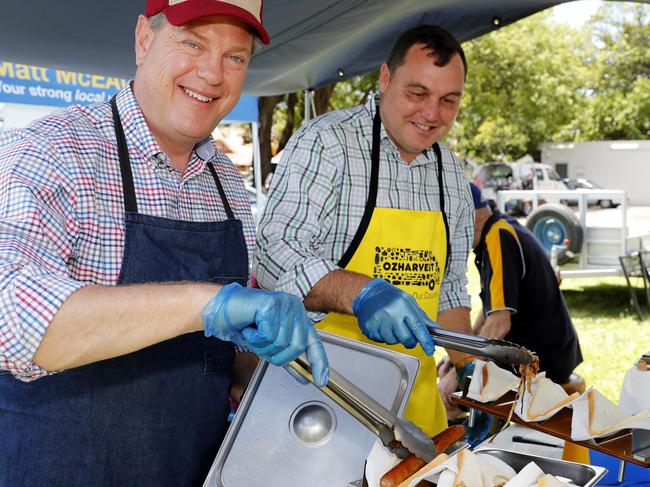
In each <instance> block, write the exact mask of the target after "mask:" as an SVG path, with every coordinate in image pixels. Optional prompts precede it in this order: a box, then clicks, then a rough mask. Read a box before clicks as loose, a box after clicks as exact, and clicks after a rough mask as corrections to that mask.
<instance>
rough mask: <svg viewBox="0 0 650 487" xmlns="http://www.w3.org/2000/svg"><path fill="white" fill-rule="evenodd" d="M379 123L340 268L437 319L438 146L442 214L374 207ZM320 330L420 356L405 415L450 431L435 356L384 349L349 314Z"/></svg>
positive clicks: (441, 223) (441, 248)
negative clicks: (394, 290) (401, 295)
mask: <svg viewBox="0 0 650 487" xmlns="http://www.w3.org/2000/svg"><path fill="white" fill-rule="evenodd" d="M380 124H381V120H380V118H379V110H377V114H376V115H375V119H374V125H373V144H372V172H371V179H370V187H369V191H368V201H367V203H366V210H365V213H364V216H363V218H362V221H361V224H360V226H359V229H358V230H357V233H356V235H355V237H354V239H353V241H352V243H351V244H350V248H348V250H347V251H346V253H345V255H344V256H343V258H342V259H341V261H340V262H339V266H341V267H343V268H344V269H346V270H349V271H352V272H356V273H359V274H364V275H366V276H368V277H371V278H381V279H385V280H387V281H388V282H390V283H391V284H394V285H396V286H397V287H399V288H400V289H403V290H404V291H406V292H408V293H409V294H411V295H412V296H413V297H414V298H415V300H416V301H417V302H418V304H419V305H420V306H421V307H422V309H423V310H424V311H425V312H426V313H427V314H428V315H429V317H430V318H431V319H432V320H435V319H436V316H437V313H438V298H439V296H440V283H441V282H442V278H443V276H444V273H445V267H446V262H447V256H448V253H449V238H448V233H449V232H448V228H447V220H446V217H445V213H444V196H443V184H442V157H441V153H440V148H439V147H438V145H437V144H435V145H434V150H435V152H436V157H437V159H438V161H437V162H438V184H439V186H440V208H441V210H442V211H429V210H400V209H396V208H376V207H375V203H376V197H377V181H378V175H379V129H380ZM317 327H318V328H319V329H320V330H323V331H326V332H329V333H334V334H336V335H340V336H344V337H347V338H352V339H354V340H358V341H362V342H366V343H371V344H373V345H378V346H381V347H384V348H387V349H390V350H395V351H397V352H401V353H406V354H408V355H411V356H414V357H417V358H418V359H419V360H420V369H419V371H418V375H417V377H416V380H415V384H414V386H413V390H412V392H411V396H410V399H409V402H408V405H407V407H406V411H405V416H406V418H408V419H409V420H411V421H413V422H414V423H416V424H417V425H418V426H420V428H422V429H423V430H424V431H426V432H427V433H428V434H430V435H431V436H433V435H435V434H436V433H438V432H440V431H442V430H443V429H445V428H446V427H447V416H446V413H445V408H444V406H443V404H442V400H441V398H440V395H439V394H438V387H437V373H436V362H435V360H434V358H433V357H429V356H427V355H425V354H424V352H423V351H422V348H421V347H420V345H418V346H417V347H416V348H414V349H410V350H409V349H406V348H404V346H402V345H401V344H398V345H386V344H383V343H377V342H374V341H372V340H369V339H368V338H366V337H365V336H364V335H363V333H362V332H361V329H360V328H359V325H358V323H357V320H356V317H354V316H352V315H347V314H340V313H329V314H328V315H327V316H326V317H325V319H323V320H322V321H321V322H320V323H319V324H318V325H317Z"/></svg>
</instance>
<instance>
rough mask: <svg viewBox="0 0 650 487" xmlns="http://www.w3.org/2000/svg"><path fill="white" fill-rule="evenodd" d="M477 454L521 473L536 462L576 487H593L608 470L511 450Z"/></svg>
mask: <svg viewBox="0 0 650 487" xmlns="http://www.w3.org/2000/svg"><path fill="white" fill-rule="evenodd" d="M476 453H487V454H489V455H492V456H493V457H496V458H498V459H499V460H503V461H504V462H505V463H507V464H508V465H510V466H511V467H512V468H513V469H514V470H515V472H519V471H520V470H521V469H522V468H524V467H525V466H526V465H528V464H529V463H530V462H535V463H536V464H537V466H538V467H539V468H541V469H542V470H543V471H544V472H545V473H550V474H551V475H554V476H556V477H558V478H560V480H562V478H564V479H568V480H570V481H571V482H572V483H574V484H575V485H579V486H581V487H591V486H592V485H596V483H597V482H598V481H599V480H600V479H601V478H603V477H604V476H605V474H606V473H607V469H606V468H603V467H597V466H595V465H583V464H581V463H574V462H567V461H566V460H558V459H555V458H546V457H540V456H538V455H528V454H526V453H518V452H514V451H510V450H502V449H499V448H478V449H477V450H476Z"/></svg>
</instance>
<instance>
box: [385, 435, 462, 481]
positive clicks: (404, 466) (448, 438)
mask: <svg viewBox="0 0 650 487" xmlns="http://www.w3.org/2000/svg"><path fill="white" fill-rule="evenodd" d="M465 431H466V429H465V426H463V425H462V424H456V425H454V426H450V427H449V428H447V429H446V430H444V431H442V432H440V433H438V434H437V435H436V436H434V437H433V438H432V439H433V443H434V445H435V446H436V450H437V451H438V452H443V451H445V450H446V449H447V448H449V447H450V446H451V445H453V444H454V443H455V442H456V441H458V440H460V439H461V438H462V437H463V436H464V435H465ZM424 465H425V462H424V461H423V460H420V459H419V458H418V457H416V456H415V455H410V456H408V457H407V458H405V459H404V460H402V461H401V462H399V463H398V464H397V465H395V466H394V467H393V468H392V469H390V470H389V471H388V472H386V473H385V474H384V476H383V477H382V478H381V480H380V481H379V485H380V487H397V486H398V485H399V484H400V483H402V482H403V481H404V480H406V479H407V478H409V477H410V476H411V475H413V474H414V473H415V472H417V471H418V470H420V469H421V468H422V467H424Z"/></svg>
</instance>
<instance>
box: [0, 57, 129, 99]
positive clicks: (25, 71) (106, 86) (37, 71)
mask: <svg viewBox="0 0 650 487" xmlns="http://www.w3.org/2000/svg"><path fill="white" fill-rule="evenodd" d="M127 82H128V81H127V80H125V79H121V78H111V77H108V76H99V75H96V74H84V73H75V72H73V71H63V70H60V69H50V68H42V67H38V66H29V65H26V64H16V63H11V62H8V61H0V102H7V103H27V104H30V105H49V106H61V107H65V106H68V105H74V104H80V105H87V104H89V103H96V102H103V101H106V100H108V99H110V97H111V96H113V95H114V94H115V93H117V92H118V91H119V90H121V89H122V88H124V87H125V86H126V84H127Z"/></svg>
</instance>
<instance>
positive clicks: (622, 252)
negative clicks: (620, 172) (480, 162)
mask: <svg viewBox="0 0 650 487" xmlns="http://www.w3.org/2000/svg"><path fill="white" fill-rule="evenodd" d="M576 196H577V198H578V214H577V216H575V215H574V217H573V218H572V219H571V218H570V219H567V218H565V217H564V216H563V215H566V214H567V211H568V214H569V215H572V212H571V210H570V209H569V208H568V207H566V206H563V205H544V206H549V207H551V208H550V211H549V213H548V214H546V215H544V216H543V217H542V218H535V217H536V212H535V210H536V208H537V207H538V204H539V201H540V200H549V199H552V200H562V199H564V198H567V199H568V198H571V197H572V198H575V197H576ZM519 198H532V202H533V211H532V212H531V213H530V215H529V217H528V221H527V226H528V227H529V228H530V229H531V231H532V232H533V233H534V234H535V236H536V237H537V238H538V240H539V241H540V243H541V244H542V246H543V247H544V248H545V249H546V251H547V253H549V254H550V250H551V248H552V247H553V246H554V245H557V246H560V245H563V242H564V240H565V238H566V237H567V236H568V235H570V234H573V235H576V232H574V231H573V228H571V227H574V226H575V225H579V226H580V227H581V231H580V232H577V233H580V235H581V236H580V238H579V243H578V244H577V245H578V247H577V248H576V247H573V248H571V247H570V248H571V249H572V251H573V252H574V253H575V254H577V255H576V258H575V259H573V260H572V261H570V262H568V263H567V264H566V265H565V266H563V267H562V269H561V274H562V277H567V278H568V277H595V276H612V275H619V274H622V269H621V265H620V262H619V257H621V256H626V255H630V254H632V253H633V252H637V251H639V250H650V233H648V232H647V231H642V232H638V231H636V230H635V229H631V228H630V226H629V224H628V198H627V197H626V192H625V191H622V190H585V189H580V190H557V191H548V190H546V191H545V190H508V191H499V192H498V193H497V206H498V207H499V209H500V210H501V211H504V209H505V204H506V201H507V200H509V199H519ZM594 198H608V199H611V200H612V201H613V202H616V203H619V204H620V206H619V207H618V208H616V209H610V210H604V211H606V212H611V213H612V214H614V212H615V213H616V215H615V216H614V218H613V224H612V222H611V219H610V222H603V221H602V220H599V219H597V218H593V217H592V218H591V219H589V218H588V214H587V204H588V200H590V199H591V200H593V199H594ZM553 206H555V207H557V208H556V210H562V211H553V208H552V207H553ZM542 208H543V207H540V209H542ZM600 213H601V214H602V213H603V212H602V211H601V212H600ZM537 216H539V214H538V215H537ZM593 216H597V215H593ZM533 219H534V222H533V223H534V224H532V225H531V221H532V220H533ZM531 227H533V228H531ZM573 243H574V244H575V242H573Z"/></svg>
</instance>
